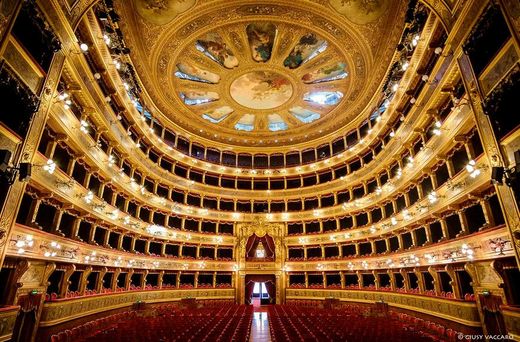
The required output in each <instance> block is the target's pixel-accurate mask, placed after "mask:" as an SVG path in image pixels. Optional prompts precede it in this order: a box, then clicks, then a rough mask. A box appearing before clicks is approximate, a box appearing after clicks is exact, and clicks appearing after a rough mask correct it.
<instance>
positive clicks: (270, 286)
mask: <svg viewBox="0 0 520 342" xmlns="http://www.w3.org/2000/svg"><path fill="white" fill-rule="evenodd" d="M265 288H266V289H267V293H268V294H269V302H270V303H271V304H276V284H275V283H274V282H273V281H272V280H269V281H266V282H265Z"/></svg>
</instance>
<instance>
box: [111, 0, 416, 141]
mask: <svg viewBox="0 0 520 342" xmlns="http://www.w3.org/2000/svg"><path fill="white" fill-rule="evenodd" d="M122 3H123V2H121V1H119V2H116V5H117V10H118V13H120V14H121V21H120V23H119V24H120V27H121V29H122V31H123V33H124V36H125V41H126V42H127V44H128V45H129V46H130V47H131V51H132V52H131V59H132V62H133V64H134V66H135V69H136V72H137V74H138V75H139V78H140V80H141V81H142V83H143V86H144V89H146V94H147V99H146V100H145V102H146V103H145V105H146V107H147V108H149V110H150V112H152V113H153V114H154V115H155V116H157V117H158V118H161V117H162V118H163V119H161V120H162V121H163V122H165V121H166V122H167V123H168V124H171V125H172V127H173V128H174V129H175V130H177V131H182V132H185V134H189V135H192V136H197V137H199V138H200V139H205V140H206V141H212V142H214V143H215V144H228V145H229V144H232V145H240V146H241V147H244V148H247V147H249V146H260V145H264V146H269V145H273V146H280V145H287V146H289V145H293V144H296V143H299V142H306V141H308V140H309V139H311V138H319V137H321V136H324V135H325V134H328V133H333V132H336V131H339V130H341V129H343V130H344V129H345V128H346V127H349V126H350V125H351V126H354V125H356V124H357V122H359V120H361V119H362V118H363V115H365V118H366V114H364V113H368V112H369V111H370V109H371V107H370V106H371V105H372V102H371V101H374V102H375V100H374V98H375V96H376V95H377V91H378V90H379V89H380V87H381V84H382V82H383V81H384V77H385V72H386V70H387V69H388V66H389V63H390V61H391V58H392V56H393V53H394V51H395V46H396V43H397V41H398V39H399V37H400V35H401V33H402V30H403V28H404V25H403V23H404V12H405V9H406V5H407V1H406V0H342V1H341V0H338V1H335V0H295V1H291V2H283V3H281V2H280V1H274V0H272V1H271V0H266V1H262V2H258V1H246V0H234V1H224V0H205V1H201V0H199V1H195V0H133V1H132V2H130V3H126V2H124V3H125V4H122Z"/></svg>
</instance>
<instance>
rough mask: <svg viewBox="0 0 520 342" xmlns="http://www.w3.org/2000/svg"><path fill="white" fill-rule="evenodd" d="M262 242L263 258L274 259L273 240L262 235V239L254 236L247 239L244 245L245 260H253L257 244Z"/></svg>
mask: <svg viewBox="0 0 520 342" xmlns="http://www.w3.org/2000/svg"><path fill="white" fill-rule="evenodd" d="M260 242H262V245H263V246H264V249H265V256H266V258H267V259H273V260H274V257H275V254H274V252H275V246H274V240H273V238H272V237H270V236H269V235H267V234H266V235H264V236H262V237H259V236H257V235H256V234H253V235H251V236H250V237H249V239H247V243H246V258H254V257H255V252H256V248H257V247H258V244H259V243H260Z"/></svg>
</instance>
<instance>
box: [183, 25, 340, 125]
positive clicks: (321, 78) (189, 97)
mask: <svg viewBox="0 0 520 342" xmlns="http://www.w3.org/2000/svg"><path fill="white" fill-rule="evenodd" d="M288 28H289V26H288V25H281V24H278V23H273V22H268V21H267V22H252V23H240V24H238V25H234V26H231V30H232V31H233V32H234V33H236V35H234V36H233V37H235V38H236V39H237V40H238V43H237V42H236V41H234V40H230V36H226V34H225V32H226V31H225V30H221V29H220V30H216V31H209V32H207V33H205V34H203V35H201V36H199V37H198V38H197V39H195V41H194V42H193V43H192V45H191V46H190V45H188V47H187V48H186V49H185V52H184V53H181V54H180V56H179V57H180V58H179V59H178V60H177V61H176V63H175V72H174V76H175V77H174V83H175V89H176V90H177V94H178V96H179V98H180V99H181V101H182V102H183V103H184V105H185V106H186V109H188V110H189V111H190V112H191V113H193V114H195V115H196V116H197V117H199V118H203V119H204V120H206V121H209V122H210V123H212V124H215V125H219V127H220V128H224V129H229V130H231V132H233V133H235V134H239V135H243V133H244V132H272V133H276V132H280V131H289V130H291V129H294V128H298V127H301V126H302V125H305V124H309V123H311V122H314V121H317V120H319V119H321V118H323V117H324V116H326V115H328V114H329V113H330V112H331V111H333V110H334V109H335V108H336V107H337V106H338V105H339V103H340V102H341V101H342V100H343V98H344V97H345V94H346V92H347V91H348V84H349V79H348V74H349V73H348V71H347V70H348V66H347V63H346V61H345V60H344V59H343V58H342V57H341V54H340V53H339V52H338V50H337V49H336V48H335V47H334V46H333V45H331V44H329V42H328V41H327V40H326V39H325V38H324V37H322V36H320V35H319V34H317V33H315V32H311V31H309V30H308V29H306V28H303V27H301V28H293V29H292V32H290V33H288V32H287V31H288ZM284 37H285V38H288V37H290V39H286V41H285V43H284V47H283V48H282V45H281V44H282V42H281V41H282V40H283V38H284ZM277 44H278V45H277ZM238 45H239V46H241V49H239V48H237V46H238ZM228 132H229V131H228Z"/></svg>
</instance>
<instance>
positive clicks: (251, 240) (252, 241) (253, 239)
mask: <svg viewBox="0 0 520 342" xmlns="http://www.w3.org/2000/svg"><path fill="white" fill-rule="evenodd" d="M257 240H258V236H256V234H253V235H251V236H250V237H249V239H247V243H246V257H249V255H250V254H254V252H255V250H256V246H258V241H257ZM255 243H256V244H255ZM253 247H254V248H253ZM251 252H252V253H251Z"/></svg>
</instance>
